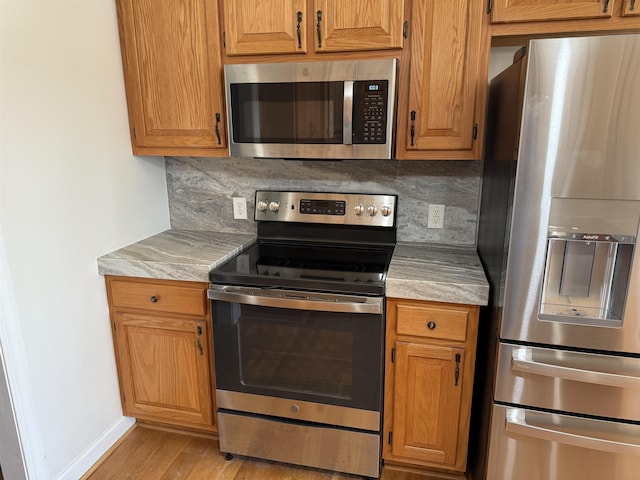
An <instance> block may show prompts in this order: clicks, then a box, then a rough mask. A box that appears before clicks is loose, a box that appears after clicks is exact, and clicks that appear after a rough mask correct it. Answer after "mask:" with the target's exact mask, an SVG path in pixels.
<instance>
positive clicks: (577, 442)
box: [505, 408, 640, 457]
mask: <svg viewBox="0 0 640 480" xmlns="http://www.w3.org/2000/svg"><path fill="white" fill-rule="evenodd" d="M548 415H549V416H551V415H552V414H548ZM557 426H559V425H557ZM505 430H506V431H507V432H509V433H513V434H519V435H524V436H527V437H533V438H538V439H540V440H545V441H549V442H558V443H562V444H565V445H572V446H574V447H578V448H587V449H590V450H598V451H604V452H610V453H615V454H617V455H632V456H636V457H637V456H640V444H637V443H626V442H616V441H613V440H607V439H603V438H597V437H595V436H594V437H590V436H585V435H578V434H575V433H569V432H563V431H561V430H556V429H553V428H549V427H548V426H540V425H533V424H530V423H527V418H526V412H525V410H523V409H520V408H508V409H507V412H506V428H505Z"/></svg>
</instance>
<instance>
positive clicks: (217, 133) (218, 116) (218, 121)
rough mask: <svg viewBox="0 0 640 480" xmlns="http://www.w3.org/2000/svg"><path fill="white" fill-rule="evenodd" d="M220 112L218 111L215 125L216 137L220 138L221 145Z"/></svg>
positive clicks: (219, 143)
mask: <svg viewBox="0 0 640 480" xmlns="http://www.w3.org/2000/svg"><path fill="white" fill-rule="evenodd" d="M219 124H220V112H216V126H215V132H216V138H217V139H218V145H221V139H220V126H219Z"/></svg>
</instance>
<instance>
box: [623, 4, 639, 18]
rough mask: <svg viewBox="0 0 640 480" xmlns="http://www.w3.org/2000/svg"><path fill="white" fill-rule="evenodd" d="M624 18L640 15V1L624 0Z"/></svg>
mask: <svg viewBox="0 0 640 480" xmlns="http://www.w3.org/2000/svg"><path fill="white" fill-rule="evenodd" d="M622 1H623V2H624V3H623V5H622V16H623V17H636V16H639V15H640V0H622Z"/></svg>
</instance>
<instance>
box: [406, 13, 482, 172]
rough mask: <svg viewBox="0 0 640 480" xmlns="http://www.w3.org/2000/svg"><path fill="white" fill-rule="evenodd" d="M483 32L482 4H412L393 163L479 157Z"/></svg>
mask: <svg viewBox="0 0 640 480" xmlns="http://www.w3.org/2000/svg"><path fill="white" fill-rule="evenodd" d="M486 27H487V24H486V14H485V13H484V8H483V4H482V2H480V1H477V0H448V1H446V2H443V1H437V0H413V2H412V3H411V23H410V27H409V47H408V48H405V51H404V52H403V56H402V61H401V68H402V69H403V71H402V73H401V79H400V88H399V97H398V98H399V105H398V121H397V124H398V127H397V158H400V159H418V160H423V159H469V160H473V159H476V160H477V159H480V158H481V151H482V141H481V139H482V136H483V128H484V125H483V120H484V107H485V103H486V89H487V68H488V57H489V48H490V45H489V36H488V35H487V28H486Z"/></svg>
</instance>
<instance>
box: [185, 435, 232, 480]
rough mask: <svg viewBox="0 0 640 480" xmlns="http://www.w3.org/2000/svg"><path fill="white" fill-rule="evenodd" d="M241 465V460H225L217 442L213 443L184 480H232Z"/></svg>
mask: <svg viewBox="0 0 640 480" xmlns="http://www.w3.org/2000/svg"><path fill="white" fill-rule="evenodd" d="M242 464H243V460H242V459H241V458H234V459H233V460H231V461H227V460H225V459H224V454H223V453H221V452H220V447H219V445H218V442H214V443H213V444H212V445H211V446H209V448H207V450H206V451H205V452H204V453H203V454H202V456H201V458H200V460H199V461H198V462H197V463H196V465H195V466H194V467H193V470H192V471H191V472H190V473H189V475H188V476H187V478H186V479H185V480H234V479H235V477H236V474H237V473H238V470H239V469H240V468H241V467H242Z"/></svg>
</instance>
